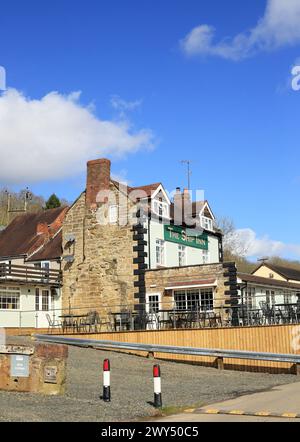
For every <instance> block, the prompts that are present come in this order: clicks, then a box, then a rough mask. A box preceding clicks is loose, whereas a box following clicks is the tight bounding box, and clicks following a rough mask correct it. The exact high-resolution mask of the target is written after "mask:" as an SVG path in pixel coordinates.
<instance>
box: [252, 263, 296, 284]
mask: <svg viewBox="0 0 300 442" xmlns="http://www.w3.org/2000/svg"><path fill="white" fill-rule="evenodd" d="M262 266H266V267H268V268H269V269H271V270H273V271H274V272H276V273H279V274H280V275H282V276H283V277H284V278H286V279H294V280H295V281H299V283H300V270H297V269H291V268H288V267H283V266H279V265H277V264H269V263H268V262H266V263H264V264H261V265H260V266H259V267H258V268H257V269H256V270H254V272H253V273H255V272H256V271H257V270H258V269H259V268H261V267H262Z"/></svg>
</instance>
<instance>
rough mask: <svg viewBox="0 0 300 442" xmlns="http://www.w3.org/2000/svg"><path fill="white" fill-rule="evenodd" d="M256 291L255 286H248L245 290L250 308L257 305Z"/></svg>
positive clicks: (246, 300)
mask: <svg viewBox="0 0 300 442" xmlns="http://www.w3.org/2000/svg"><path fill="white" fill-rule="evenodd" d="M255 293H256V289H255V287H248V288H247V289H246V290H245V304H246V306H247V307H248V308H249V309H252V308H254V306H255Z"/></svg>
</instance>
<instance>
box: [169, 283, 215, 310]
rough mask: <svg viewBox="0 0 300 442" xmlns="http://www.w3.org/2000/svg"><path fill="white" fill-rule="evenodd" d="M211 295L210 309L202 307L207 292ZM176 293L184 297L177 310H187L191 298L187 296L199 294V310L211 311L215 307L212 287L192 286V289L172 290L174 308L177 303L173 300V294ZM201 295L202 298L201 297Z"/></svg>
mask: <svg viewBox="0 0 300 442" xmlns="http://www.w3.org/2000/svg"><path fill="white" fill-rule="evenodd" d="M208 292H209V295H211V296H212V308H211V309H208V310H206V309H204V308H203V305H204V304H205V296H206V295H207V294H208ZM176 294H178V295H179V296H181V297H184V299H182V300H181V301H179V302H180V303H181V307H180V308H179V310H188V305H189V304H191V299H188V297H189V296H197V295H198V296H199V311H200V312H204V311H206V312H213V311H214V308H215V290H214V287H206V288H204V287H203V288H201V287H199V288H193V289H176V290H173V303H174V308H176V307H178V304H176V301H175V295H176ZM202 296H203V298H202Z"/></svg>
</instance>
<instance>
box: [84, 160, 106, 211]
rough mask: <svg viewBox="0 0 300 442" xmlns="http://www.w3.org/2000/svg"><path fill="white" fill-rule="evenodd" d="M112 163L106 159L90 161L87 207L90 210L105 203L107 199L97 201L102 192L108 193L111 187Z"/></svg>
mask: <svg viewBox="0 0 300 442" xmlns="http://www.w3.org/2000/svg"><path fill="white" fill-rule="evenodd" d="M110 166H111V162H110V161H109V160H107V159H105V158H103V159H99V160H93V161H88V163H87V183H86V205H87V207H88V208H93V207H96V206H97V202H105V201H104V200H105V198H102V199H100V200H99V201H97V195H98V193H99V192H100V191H108V190H109V185H110Z"/></svg>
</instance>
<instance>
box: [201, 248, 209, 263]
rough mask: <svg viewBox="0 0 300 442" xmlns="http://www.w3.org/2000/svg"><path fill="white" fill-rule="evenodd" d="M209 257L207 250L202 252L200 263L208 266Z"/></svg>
mask: <svg viewBox="0 0 300 442" xmlns="http://www.w3.org/2000/svg"><path fill="white" fill-rule="evenodd" d="M209 260H210V255H209V251H208V250H202V262H203V264H209Z"/></svg>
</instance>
